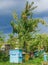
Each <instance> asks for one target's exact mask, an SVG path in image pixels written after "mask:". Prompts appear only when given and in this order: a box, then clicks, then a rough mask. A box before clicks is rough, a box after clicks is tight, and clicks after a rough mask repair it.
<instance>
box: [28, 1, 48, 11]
mask: <svg viewBox="0 0 48 65" xmlns="http://www.w3.org/2000/svg"><path fill="white" fill-rule="evenodd" d="M28 1H29V2H30V3H31V2H32V1H34V2H35V4H34V5H35V6H36V5H37V6H38V7H37V9H36V10H35V11H36V12H43V11H46V10H48V6H47V5H48V0H28Z"/></svg>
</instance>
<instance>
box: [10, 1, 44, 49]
mask: <svg viewBox="0 0 48 65" xmlns="http://www.w3.org/2000/svg"><path fill="white" fill-rule="evenodd" d="M33 5H34V2H32V3H31V4H29V3H28V2H27V3H26V6H25V9H24V10H23V12H22V13H21V17H20V18H18V16H17V14H16V13H15V12H14V14H13V18H14V19H13V21H11V26H12V28H13V33H17V34H18V39H19V45H20V47H22V48H24V49H26V50H27V48H29V47H27V46H28V42H29V41H30V40H31V39H32V35H31V32H34V31H36V28H37V27H38V23H42V24H45V21H44V20H42V19H35V18H33V10H34V9H35V8H36V7H37V6H35V7H34V6H33ZM15 21H16V22H15Z"/></svg>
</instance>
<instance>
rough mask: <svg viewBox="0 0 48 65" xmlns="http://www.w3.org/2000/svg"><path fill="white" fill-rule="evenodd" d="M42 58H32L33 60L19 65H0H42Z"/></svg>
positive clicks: (7, 63) (4, 64)
mask: <svg viewBox="0 0 48 65" xmlns="http://www.w3.org/2000/svg"><path fill="white" fill-rule="evenodd" d="M42 61H43V58H34V59H33V60H29V61H26V62H24V63H21V64H15V63H10V62H9V61H8V62H0V65H42V64H41V63H42Z"/></svg>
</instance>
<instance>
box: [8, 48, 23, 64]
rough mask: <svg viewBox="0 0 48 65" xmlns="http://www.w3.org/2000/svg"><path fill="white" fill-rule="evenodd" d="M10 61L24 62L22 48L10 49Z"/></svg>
mask: <svg viewBox="0 0 48 65" xmlns="http://www.w3.org/2000/svg"><path fill="white" fill-rule="evenodd" d="M9 53H10V62H11V63H22V50H21V49H15V50H10V52H9Z"/></svg>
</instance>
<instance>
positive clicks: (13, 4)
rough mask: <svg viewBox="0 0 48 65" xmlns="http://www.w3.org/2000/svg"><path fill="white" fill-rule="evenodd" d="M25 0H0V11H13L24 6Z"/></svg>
mask: <svg viewBox="0 0 48 65" xmlns="http://www.w3.org/2000/svg"><path fill="white" fill-rule="evenodd" d="M24 2H25V1H23V0H20V1H19V0H0V12H3V13H6V12H11V10H13V9H19V8H23V6H24Z"/></svg>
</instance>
